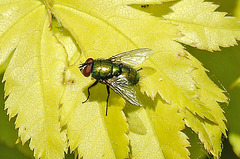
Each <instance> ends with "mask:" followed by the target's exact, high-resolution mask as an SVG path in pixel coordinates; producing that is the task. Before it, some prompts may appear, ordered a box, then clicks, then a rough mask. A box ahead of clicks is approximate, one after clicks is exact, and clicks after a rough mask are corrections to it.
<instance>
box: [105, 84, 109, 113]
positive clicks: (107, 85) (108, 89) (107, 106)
mask: <svg viewBox="0 0 240 159" xmlns="http://www.w3.org/2000/svg"><path fill="white" fill-rule="evenodd" d="M107 93H108V95H107V103H106V116H107V112H108V99H109V95H110V90H109V86H108V85H107Z"/></svg>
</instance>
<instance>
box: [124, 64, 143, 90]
mask: <svg viewBox="0 0 240 159" xmlns="http://www.w3.org/2000/svg"><path fill="white" fill-rule="evenodd" d="M121 75H122V76H124V77H125V78H126V79H127V80H128V85H129V86H132V85H135V84H137V83H138V81H139V75H138V73H137V71H136V70H135V69H133V68H132V67H129V66H127V65H123V66H122V73H121Z"/></svg>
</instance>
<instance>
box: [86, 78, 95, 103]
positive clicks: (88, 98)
mask: <svg viewBox="0 0 240 159" xmlns="http://www.w3.org/2000/svg"><path fill="white" fill-rule="evenodd" d="M97 83H98V80H96V81H95V82H94V83H93V84H92V85H91V86H89V87H88V97H87V99H86V100H85V101H83V102H82V103H85V102H86V101H88V99H89V97H90V88H92V87H93V86H95V85H96V84H97Z"/></svg>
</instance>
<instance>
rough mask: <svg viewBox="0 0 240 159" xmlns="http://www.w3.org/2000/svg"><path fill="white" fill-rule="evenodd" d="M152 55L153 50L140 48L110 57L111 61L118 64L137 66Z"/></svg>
mask: <svg viewBox="0 0 240 159" xmlns="http://www.w3.org/2000/svg"><path fill="white" fill-rule="evenodd" d="M152 53H153V51H152V50H151V49H148V48H140V49H135V50H131V51H127V52H123V53H120V54H117V55H115V56H112V57H110V58H109V60H111V61H112V62H113V63H117V64H121V63H123V64H127V65H130V66H135V65H139V64H141V63H142V62H143V61H144V60H145V59H146V58H148V57H149V55H150V54H152Z"/></svg>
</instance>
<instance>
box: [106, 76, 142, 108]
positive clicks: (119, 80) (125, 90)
mask: <svg viewBox="0 0 240 159" xmlns="http://www.w3.org/2000/svg"><path fill="white" fill-rule="evenodd" d="M106 84H107V85H108V86H109V87H110V88H112V90H113V91H114V92H116V93H117V94H119V95H120V96H121V97H123V98H124V99H125V100H127V101H128V102H129V103H131V104H133V105H137V106H142V104H141V103H140V102H139V101H138V99H137V97H136V91H135V90H134V89H133V87H132V86H128V80H127V79H126V78H124V77H122V76H121V75H120V76H118V77H113V78H110V79H108V80H106Z"/></svg>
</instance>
